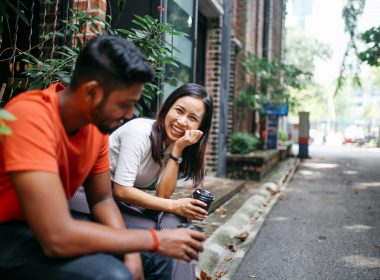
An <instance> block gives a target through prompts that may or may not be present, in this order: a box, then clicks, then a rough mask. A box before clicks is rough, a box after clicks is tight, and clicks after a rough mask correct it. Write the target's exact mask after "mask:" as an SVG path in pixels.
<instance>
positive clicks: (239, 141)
mask: <svg viewBox="0 0 380 280" xmlns="http://www.w3.org/2000/svg"><path fill="white" fill-rule="evenodd" d="M260 145H261V140H260V139H259V138H257V137H255V136H254V135H252V134H250V133H246V132H234V133H233V134H232V137H231V153H233V154H247V153H250V152H253V151H254V150H256V149H258V148H259V147H260Z"/></svg>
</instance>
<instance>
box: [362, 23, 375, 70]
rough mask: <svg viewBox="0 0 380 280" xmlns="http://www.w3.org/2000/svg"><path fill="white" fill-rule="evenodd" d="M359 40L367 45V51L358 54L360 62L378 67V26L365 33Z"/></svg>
mask: <svg viewBox="0 0 380 280" xmlns="http://www.w3.org/2000/svg"><path fill="white" fill-rule="evenodd" d="M360 39H361V40H362V41H363V42H364V43H366V44H367V46H368V49H366V50H365V51H363V52H360V53H359V54H358V57H359V59H360V60H361V61H363V62H366V63H368V64H369V65H370V66H376V67H379V66H380V26H378V27H372V28H370V29H368V30H367V31H365V32H364V33H363V34H362V35H361V36H360Z"/></svg>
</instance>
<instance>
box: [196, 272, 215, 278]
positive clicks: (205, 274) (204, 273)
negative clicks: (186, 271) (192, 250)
mask: <svg viewBox="0 0 380 280" xmlns="http://www.w3.org/2000/svg"><path fill="white" fill-rule="evenodd" d="M200 277H201V278H198V277H197V280H212V276H211V275H208V274H207V273H206V272H204V271H203V270H202V271H201V275H200Z"/></svg>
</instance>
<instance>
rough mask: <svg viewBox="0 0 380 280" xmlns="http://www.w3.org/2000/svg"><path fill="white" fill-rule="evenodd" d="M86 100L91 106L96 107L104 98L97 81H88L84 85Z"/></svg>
mask: <svg viewBox="0 0 380 280" xmlns="http://www.w3.org/2000/svg"><path fill="white" fill-rule="evenodd" d="M85 88H86V99H87V100H88V102H89V103H91V105H92V106H94V107H96V106H98V105H99V104H100V103H101V102H102V100H103V97H104V90H103V88H102V87H101V86H100V84H99V83H98V82H97V81H88V82H87V83H86V85H85Z"/></svg>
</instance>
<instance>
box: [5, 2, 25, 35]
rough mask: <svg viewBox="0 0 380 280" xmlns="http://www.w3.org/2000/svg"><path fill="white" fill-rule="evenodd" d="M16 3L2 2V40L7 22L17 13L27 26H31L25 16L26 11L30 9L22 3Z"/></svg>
mask: <svg viewBox="0 0 380 280" xmlns="http://www.w3.org/2000/svg"><path fill="white" fill-rule="evenodd" d="M14 2H15V1H14V0H1V1H0V38H1V34H2V33H3V31H4V29H5V28H4V25H5V21H8V20H9V17H10V16H11V15H13V13H15V14H16V16H18V17H19V18H20V19H21V20H22V21H23V22H24V23H25V24H26V25H29V22H28V18H27V17H26V16H25V11H26V10H27V9H28V8H27V7H26V6H25V5H24V4H23V3H22V2H20V1H17V4H15V3H14Z"/></svg>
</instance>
